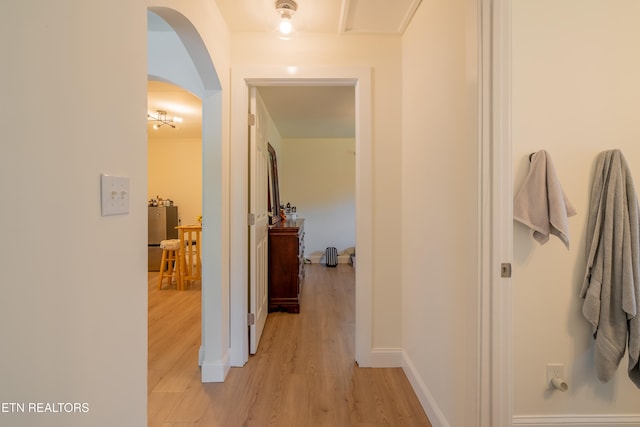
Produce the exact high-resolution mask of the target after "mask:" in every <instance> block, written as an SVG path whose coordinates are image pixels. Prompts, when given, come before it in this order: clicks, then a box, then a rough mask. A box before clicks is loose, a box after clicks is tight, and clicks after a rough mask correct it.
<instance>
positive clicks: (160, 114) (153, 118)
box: [147, 110, 182, 129]
mask: <svg viewBox="0 0 640 427" xmlns="http://www.w3.org/2000/svg"><path fill="white" fill-rule="evenodd" d="M147 120H149V121H150V122H156V123H154V124H153V128H154V129H160V128H161V127H162V126H164V125H167V126H171V127H172V128H174V129H175V128H176V125H175V124H176V123H182V117H178V116H173V117H168V116H167V112H166V111H164V110H156V115H153V114H151V113H147Z"/></svg>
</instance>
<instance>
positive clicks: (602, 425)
mask: <svg viewBox="0 0 640 427" xmlns="http://www.w3.org/2000/svg"><path fill="white" fill-rule="evenodd" d="M512 424H513V425H514V426H526V427H640V415H591V416H589V415H560V416H545V415H542V416H541V415H535V416H534V415H514V417H513V423H512Z"/></svg>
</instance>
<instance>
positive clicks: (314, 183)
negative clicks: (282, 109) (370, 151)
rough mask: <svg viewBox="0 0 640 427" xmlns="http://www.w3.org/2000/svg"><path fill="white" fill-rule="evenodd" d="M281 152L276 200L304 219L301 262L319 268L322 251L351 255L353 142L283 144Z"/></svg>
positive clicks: (353, 236) (297, 141) (289, 141)
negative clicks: (292, 209) (294, 207)
mask: <svg viewBox="0 0 640 427" xmlns="http://www.w3.org/2000/svg"><path fill="white" fill-rule="evenodd" d="M281 146H282V149H281V150H280V153H281V154H282V155H281V156H280V158H281V159H282V162H280V164H279V165H278V170H279V175H280V200H281V201H282V203H285V204H286V203H287V202H290V203H291V204H292V205H294V206H296V207H297V209H298V217H300V218H305V237H304V239H305V241H304V243H305V257H307V258H309V259H310V260H311V261H312V262H323V261H322V260H323V258H324V255H325V249H326V248H327V247H328V246H334V247H336V248H337V249H338V252H339V253H340V254H342V253H343V252H344V251H345V250H353V248H354V247H355V240H356V229H355V214H356V213H355V207H356V206H355V192H356V181H355V179H356V165H355V140H354V139H349V138H344V139H338V138H334V139H285V140H283V143H282V145H281ZM346 260H347V259H346V258H345V261H346Z"/></svg>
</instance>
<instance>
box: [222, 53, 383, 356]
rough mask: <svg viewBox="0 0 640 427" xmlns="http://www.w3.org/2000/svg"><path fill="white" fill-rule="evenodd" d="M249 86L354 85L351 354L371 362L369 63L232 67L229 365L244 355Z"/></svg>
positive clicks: (246, 342)
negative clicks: (354, 253) (353, 318)
mask: <svg viewBox="0 0 640 427" xmlns="http://www.w3.org/2000/svg"><path fill="white" fill-rule="evenodd" d="M250 86H353V87H354V88H355V103H356V138H355V139H356V159H355V162H356V248H358V249H357V250H358V263H357V266H356V304H355V305H356V306H355V311H356V322H355V323H356V324H355V337H356V338H355V359H356V362H357V363H358V365H359V366H361V367H368V366H371V364H372V346H371V344H372V339H371V336H372V310H371V308H372V281H373V273H372V266H373V263H372V247H373V242H372V234H373V233H372V228H373V217H372V207H373V191H372V161H373V160H372V147H371V146H372V144H371V138H372V121H371V99H372V98H371V68H370V67H273V66H246V67H235V68H234V69H232V73H231V95H232V96H231V118H232V119H231V152H230V157H231V167H230V194H231V201H230V202H231V203H230V211H231V216H230V222H231V227H230V233H231V238H230V283H231V286H230V316H231V317H230V351H229V360H230V363H231V365H232V366H243V365H244V364H245V363H246V362H247V360H248V359H249V343H248V339H247V328H248V324H247V313H248V288H247V283H248V270H247V265H248V253H249V248H248V227H247V214H248V212H249V210H248V197H247V196H248V194H247V188H248V176H249V174H248V165H247V162H246V159H247V158H248V157H247V156H248V144H247V142H248V126H247V113H248V111H249V108H248V102H249V87H250Z"/></svg>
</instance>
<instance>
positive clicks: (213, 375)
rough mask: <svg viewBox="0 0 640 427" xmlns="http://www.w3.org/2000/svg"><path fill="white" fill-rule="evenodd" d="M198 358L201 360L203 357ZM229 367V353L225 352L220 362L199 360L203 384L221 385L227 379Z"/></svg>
mask: <svg viewBox="0 0 640 427" xmlns="http://www.w3.org/2000/svg"><path fill="white" fill-rule="evenodd" d="M199 357H201V358H203V357H204V355H203V354H202V355H200V356H199ZM230 369H231V366H230V364H229V353H228V352H226V353H225V354H224V357H223V358H222V360H211V361H207V360H201V363H200V370H201V374H202V382H203V383H221V382H224V379H225V378H226V377H227V374H228V373H229V370H230Z"/></svg>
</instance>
